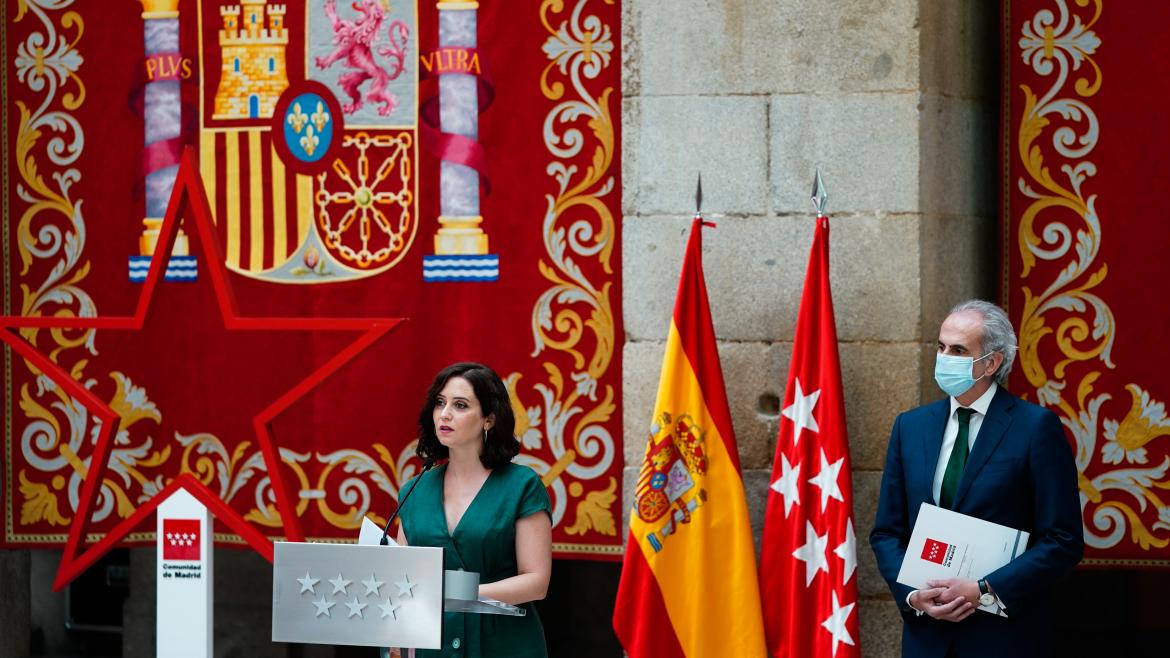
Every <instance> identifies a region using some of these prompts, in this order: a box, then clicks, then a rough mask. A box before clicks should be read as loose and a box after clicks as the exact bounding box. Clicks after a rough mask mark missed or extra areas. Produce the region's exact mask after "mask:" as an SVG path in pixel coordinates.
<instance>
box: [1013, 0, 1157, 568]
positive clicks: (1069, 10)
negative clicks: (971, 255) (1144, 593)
mask: <svg viewBox="0 0 1170 658" xmlns="http://www.w3.org/2000/svg"><path fill="white" fill-rule="evenodd" d="M1004 19H1005V20H1004V29H1005V40H1004V42H1005V53H1004V65H1005V68H1004V80H1005V85H1004V101H1005V112H1004V124H1003V136H1004V163H1003V169H1004V230H1005V234H1004V257H1005V272H1004V275H1005V276H1004V284H1005V290H1004V297H1005V299H1006V300H1007V302H1008V304H1009V306H1010V311H1011V316H1012V319H1013V322H1015V323H1016V327H1017V329H1018V330H1019V332H1020V354H1019V357H1020V358H1019V366H1018V368H1017V369H1016V371H1015V372H1014V373H1013V381H1012V387H1013V389H1014V390H1016V391H1020V392H1023V393H1024V394H1025V396H1026V397H1028V398H1029V399H1031V400H1033V401H1036V402H1039V403H1040V404H1043V405H1045V406H1047V407H1048V408H1050V409H1052V410H1053V411H1055V412H1056V413H1057V414H1059V415H1060V417H1061V419H1062V420H1063V422H1064V424H1065V427H1066V429H1067V432H1068V435H1069V439H1070V441H1071V443H1072V444H1073V445H1074V446H1075V448H1076V457H1077V466H1078V468H1079V469H1080V471H1081V479H1080V490H1081V501H1082V506H1083V508H1084V522H1085V538H1086V542H1087V545H1086V553H1085V555H1086V563H1088V564H1090V565H1092V564H1097V565H1116V566H1151V567H1153V566H1156V567H1166V566H1170V474H1168V471H1170V438H1167V437H1168V436H1170V420H1167V416H1166V409H1165V403H1166V401H1167V400H1170V378H1167V376H1166V370H1167V367H1168V366H1170V352H1167V350H1166V349H1165V347H1164V343H1165V339H1164V335H1165V328H1164V325H1165V324H1166V321H1167V319H1168V318H1170V301H1168V298H1167V296H1166V295H1165V294H1164V292H1163V291H1162V286H1163V285H1164V284H1165V282H1166V281H1167V280H1168V278H1170V262H1168V261H1167V259H1166V257H1165V253H1164V252H1165V243H1166V228H1165V222H1164V221H1163V219H1162V217H1161V213H1160V211H1158V207H1159V206H1158V202H1157V198H1158V197H1157V195H1158V194H1159V193H1158V191H1157V190H1159V189H1162V188H1161V186H1162V184H1163V181H1165V180H1166V179H1167V177H1168V176H1170V160H1167V158H1166V157H1164V154H1165V153H1166V150H1167V148H1168V147H1170V132H1168V131H1166V130H1165V129H1164V127H1163V126H1164V123H1165V116H1164V115H1165V106H1164V105H1162V102H1161V100H1160V99H1161V97H1162V96H1165V95H1166V89H1167V88H1170V84H1168V83H1170V61H1168V60H1167V59H1166V58H1165V57H1162V56H1160V55H1159V54H1158V52H1159V49H1158V48H1154V47H1152V46H1151V44H1158V43H1163V42H1164V40H1165V39H1164V38H1167V37H1170V6H1166V5H1164V4H1162V3H1144V2H1141V3H1136V2H1135V3H1121V2H1113V3H1104V2H1102V1H1101V0H1092V1H1088V2H1076V3H1074V2H1059V1H1057V0H1026V1H1021V0H1016V1H1014V2H1005V3H1004ZM1135 35H1140V36H1137V37H1135Z"/></svg>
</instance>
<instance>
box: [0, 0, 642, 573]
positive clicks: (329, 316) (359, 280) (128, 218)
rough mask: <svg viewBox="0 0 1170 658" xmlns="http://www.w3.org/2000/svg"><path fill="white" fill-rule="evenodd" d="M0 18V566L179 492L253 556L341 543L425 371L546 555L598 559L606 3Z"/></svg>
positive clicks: (186, 5) (614, 21)
mask: <svg viewBox="0 0 1170 658" xmlns="http://www.w3.org/2000/svg"><path fill="white" fill-rule="evenodd" d="M3 11H4V12H5V15H4V16H3V17H2V18H3V21H4V24H5V26H6V29H5V32H4V37H3V38H4V41H5V44H4V49H3V52H4V53H5V55H6V57H7V61H8V65H7V66H6V68H5V73H4V75H5V78H4V87H3V107H4V108H5V110H6V112H7V129H6V131H5V134H4V140H5V143H4V152H5V157H6V167H5V170H4V177H5V178H4V191H5V197H4V204H5V205H4V216H3V222H4V224H3V233H4V241H3V247H4V253H3V257H4V258H3V276H4V285H3V291H4V293H3V294H4V307H3V316H6V317H7V318H8V320H6V321H5V322H3V323H0V331H6V332H11V333H10V334H9V335H8V337H9V338H10V339H11V340H18V341H22V343H21V345H28V346H29V349H30V350H31V352H27V350H26V351H22V350H24V348H23V347H21V349H12V348H10V347H5V349H4V359H5V361H4V386H5V396H4V406H3V411H2V413H3V421H4V453H3V459H4V468H3V472H2V473H0V484H2V485H3V486H2V489H0V495H2V496H3V506H4V514H5V526H4V535H3V544H4V546H7V547H26V548H31V547H48V546H60V545H61V544H62V543H63V542H65V541H66V538H67V537H68V535H69V533H70V531H71V529H73V528H75V527H76V528H81V527H82V525H84V528H85V530H84V533H82V532H80V530H79V531H78V533H77V534H78V540H79V541H88V542H93V541H98V540H100V539H101V538H103V537H104V536H105V535H106V534H107V533H111V532H113V529H114V528H115V527H118V526H119V523H120V522H124V521H125V520H127V519H131V518H135V519H136V518H138V517H135V516H134V514H135V511H136V510H137V509H140V508H143V507H144V506H148V505H149V503H150V502H151V501H152V500H153V499H154V497H155V495H156V494H157V493H158V492H160V491H162V490H164V489H166V488H167V487H170V488H171V489H173V488H174V487H173V486H172V485H173V483H174V482H175V478H176V477H178V476H179V475H181V474H189V475H190V476H192V477H193V478H194V481H198V483H200V484H201V485H202V486H203V487H206V489H207V492H208V493H207V494H206V495H208V496H214V497H216V498H218V499H221V500H222V501H224V502H225V503H226V506H225V507H224V508H223V509H225V510H227V509H230V510H231V511H233V512H234V513H235V514H238V515H239V516H240V518H242V519H244V520H245V521H246V522H247V523H249V524H251V526H252V527H254V528H256V529H258V530H259V531H261V532H262V533H264V534H265V535H267V536H269V537H272V538H275V537H285V536H294V538H295V535H296V534H298V533H299V532H303V535H304V536H305V537H308V538H311V539H326V540H328V539H336V540H352V539H354V538H355V537H356V533H357V528H358V527H359V525H360V523H361V519H362V518H363V517H365V516H369V517H370V518H371V519H372V520H374V521H376V522H379V523H381V522H384V521H385V519H386V518H387V517H388V516H389V514H390V512H392V511H393V509H394V505H395V501H396V499H397V496H398V487H399V485H400V484H401V483H403V482H405V481H406V480H407V479H409V478H410V477H412V476H413V475H415V474H417V473H418V469H419V467H420V464H419V463H418V460H417V459H415V458H414V457H413V449H414V444H413V440H414V436H415V431H416V430H415V427H416V424H417V421H418V414H419V408H420V405H421V404H422V403H423V395H424V393H425V389H426V387H427V386H428V385H429V383H430V378H431V377H432V376H433V374H434V373H435V372H437V371H438V370H439V369H440V368H442V367H443V366H445V365H447V364H449V363H451V362H453V361H457V360H479V361H484V362H486V363H488V364H489V365H491V366H492V367H493V368H495V369H496V370H497V372H499V373H500V375H501V376H502V377H504V378H505V380H506V383H507V385H508V387H509V390H510V392H511V393H512V396H513V400H512V401H513V408H514V411H515V412H516V419H517V428H516V431H517V435H518V437H519V438H520V440H521V443H522V451H521V455H520V456H519V457H517V461H518V462H520V463H524V464H527V465H529V466H531V467H532V468H534V469H535V470H536V471H537V472H538V473H539V474H540V475H541V477H542V479H543V480H544V482H545V484H546V485H547V486H548V489H549V493H550V495H551V497H552V501H553V521H554V529H553V541H554V551H555V552H556V554H557V555H559V556H579V557H594V558H608V557H613V558H617V557H618V556H620V551H621V537H620V535H619V534H618V532H617V529H618V528H617V526H618V520H619V519H620V518H621V509H620V507H619V506H620V504H621V502H620V501H621V495H620V481H621V462H622V460H621V455H622V446H621V411H620V400H621V359H620V356H621V351H620V349H619V345H618V342H617V341H618V340H619V338H620V337H621V336H622V327H621V307H620V301H621V281H620V263H621V253H620V248H619V245H620V233H619V230H618V229H619V223H618V222H617V221H616V218H617V217H618V216H619V212H620V198H621V191H620V178H621V177H620V173H621V172H620V168H619V163H618V160H617V158H616V157H615V156H616V154H617V153H619V152H620V142H619V133H618V126H620V115H619V108H620V95H619V88H620V84H619V80H620V77H619V76H620V69H619V62H620V53H619V51H618V43H617V35H618V34H620V29H619V20H620V6H619V5H618V4H617V3H616V2H610V1H606V0H575V1H574V0H570V1H568V2H556V1H553V0H545V1H544V2H526V3H503V2H488V1H484V2H480V3H475V2H445V1H444V2H438V3H431V2H420V3H413V2H398V1H397V0H395V1H394V2H390V1H388V0H357V1H356V2H354V1H351V0H347V1H345V2H340V3H337V2H334V1H333V0H281V1H280V2H275V1H264V0H142V1H141V2H137V1H131V0H124V1H116V2H102V3H91V2H71V1H70V0H52V1H50V0H6V1H5V3H4V5H3ZM188 147H189V148H190V151H188V152H189V153H190V154H191V155H190V156H189V157H190V158H192V159H191V162H192V163H193V164H192V166H191V167H190V170H191V171H190V172H189V173H185V170H182V169H181V167H180V161H181V159H182V158H183V153H184V149H185V148H188ZM196 174H197V177H196ZM176 177H177V178H178V183H176ZM196 179H197V181H198V183H201V185H202V187H203V189H205V190H206V199H207V204H206V210H207V214H208V216H209V219H210V222H209V223H208V231H207V233H206V236H201V235H200V232H199V231H198V230H197V228H198V227H197V224H198V221H197V220H198V217H196V215H197V214H198V212H196V211H197V210H198V208H197V206H198V205H199V204H198V203H196V202H195V201H194V200H193V198H194V197H192V196H191V194H193V191H194V187H193V186H191V185H188V184H187V183H185V182H184V181H194V180H196ZM187 187H190V188H191V189H187V197H184V198H183V199H181V202H182V203H181V206H180V207H179V208H178V210H177V211H176V213H177V215H176V216H177V218H181V219H182V221H183V224H182V226H181V229H182V231H181V232H180V233H179V234H178V235H177V236H176V237H175V239H174V241H173V242H174V249H173V251H172V252H171V257H170V259H169V261H168V262H167V264H166V265H167V266H166V268H165V271H162V270H161V269H160V273H159V275H158V276H159V278H160V279H161V280H159V281H158V282H157V285H153V284H151V283H149V282H146V279H147V273H148V271H149V268H150V265H151V262H152V259H151V257H150V255H151V254H152V253H153V252H154V250H155V248H156V246H158V244H159V240H160V239H163V238H165V237H166V235H165V234H163V235H161V236H160V230H163V229H165V228H166V227H165V226H164V222H163V218H164V216H165V215H166V213H167V204H168V202H169V201H170V199H171V195H172V192H174V191H175V190H177V189H178V190H180V195H182V190H183V189H186V188H187ZM212 222H213V223H212ZM204 237H206V239H207V240H211V241H213V242H214V244H212V245H209V244H206V243H205V239H204ZM161 244H162V246H160V247H159V250H160V251H161V250H162V247H164V246H165V242H163V243H161ZM209 258H210V259H212V260H214V261H215V262H209ZM160 268H161V266H160ZM221 280H222V282H221ZM147 288H153V289H152V290H151V291H150V292H149V294H147V293H146V292H144V291H146V289H147ZM30 318H31V320H30ZM135 318H137V323H136V324H135V322H133V321H132V320H134V319H135ZM392 318H404V319H405V321H403V322H401V323H400V324H397V325H395V324H394V322H393V321H385V322H384V321H383V320H379V319H392ZM38 322H39V323H40V326H39V327H35V326H30V325H31V324H36V323H38ZM371 323H373V325H371ZM370 326H378V327H381V329H377V330H371V329H369V327H370ZM4 327H7V328H4ZM6 342H11V341H6ZM26 352H27V353H26ZM38 354H39V355H41V356H42V357H44V358H47V359H48V362H46V364H45V367H43V368H42V367H38V366H37V365H36V364H37V363H38V361H37V359H38V358H40V357H38V356H37V355H38ZM58 368H59V369H60V371H61V372H62V373H64V374H66V375H67V376H68V377H71V378H72V381H73V382H76V384H77V385H78V386H79V387H78V388H76V390H74V392H73V393H71V392H70V391H71V390H73V389H72V388H71V386H72V385H63V383H61V381H60V380H59V379H58V380H55V379H54V373H53V371H55V370H56V369H58ZM79 396H80V397H79ZM90 396H92V400H89V397H90ZM100 408H108V409H110V410H112V412H113V414H114V416H111V417H110V418H111V419H110V421H109V423H108V424H107V423H105V422H103V420H102V418H104V416H103V415H102V414H101V413H97V411H96V410H98V409H100ZM273 410H275V411H273ZM266 412H272V413H275V416H274V417H273V418H271V419H268V418H267V417H266V416H265V413H266ZM103 413H104V412H103ZM258 419H259V420H258ZM103 425H107V426H106V427H103ZM104 434H108V435H109V440H108V441H106V442H104V443H105V444H107V447H102V444H103V441H102V440H101V437H102V435H104ZM265 434H269V435H270V438H271V442H270V443H271V446H272V447H271V450H272V458H273V459H271V460H266V455H265V445H264V444H265V443H266V437H265V436H264V435H265ZM95 458H96V459H99V460H100V461H102V462H104V466H102V465H99V464H95V463H93V460H94V459H95ZM274 463H278V464H279V466H275V467H274V466H273V464H274ZM91 473H93V474H95V477H97V478H100V482H98V481H96V480H94V481H92V482H87V478H88V476H89V475H90V474H91ZM91 479H92V478H91ZM185 481H189V482H194V481H192V480H185ZM196 486H198V485H195V484H191V485H189V486H188V488H191V487H196ZM90 490H92V496H88V495H87V492H89V491H90ZM282 492H284V493H285V494H287V496H286V497H287V500H288V501H289V502H290V505H289V507H290V511H288V512H284V511H283V510H282V507H283V505H282V497H284V496H283V495H282ZM83 503H84V504H83ZM155 504H157V501H155ZM282 513H287V514H295V517H296V523H295V524H292V525H291V526H290V524H289V523H288V521H289V519H288V518H284V519H282ZM78 524H82V525H78ZM294 526H295V527H296V531H295V532H294V531H290V529H289V528H290V527H294ZM238 528H239V524H238V523H235V522H234V521H233V522H232V523H224V522H222V521H217V534H216V539H217V541H219V542H221V543H229V544H243V543H244V541H245V539H249V540H250V539H251V538H250V537H241V533H240V532H239V531H238ZM151 531H152V526H151V525H150V524H149V523H144V524H139V525H138V526H137V528H136V529H135V531H134V532H130V533H129V534H126V535H125V537H124V541H126V542H129V543H141V542H145V541H149V540H151V539H152V537H153V532H151ZM119 532H120V531H119ZM114 534H117V533H114ZM245 534H247V533H245ZM82 535H84V537H83V536H82ZM113 538H115V537H111V539H113Z"/></svg>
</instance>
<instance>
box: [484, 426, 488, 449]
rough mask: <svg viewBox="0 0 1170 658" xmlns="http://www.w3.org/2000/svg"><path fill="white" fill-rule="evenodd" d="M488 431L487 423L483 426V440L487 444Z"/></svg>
mask: <svg viewBox="0 0 1170 658" xmlns="http://www.w3.org/2000/svg"><path fill="white" fill-rule="evenodd" d="M487 433H488V428H487V425H484V426H483V442H484V444H485V445H486V444H487Z"/></svg>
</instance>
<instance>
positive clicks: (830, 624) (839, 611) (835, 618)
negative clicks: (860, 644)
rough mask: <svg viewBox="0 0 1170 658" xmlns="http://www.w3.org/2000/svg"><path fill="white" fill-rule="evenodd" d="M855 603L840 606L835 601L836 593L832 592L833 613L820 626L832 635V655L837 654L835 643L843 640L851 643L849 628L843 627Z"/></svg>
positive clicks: (851, 637)
mask: <svg viewBox="0 0 1170 658" xmlns="http://www.w3.org/2000/svg"><path fill="white" fill-rule="evenodd" d="M856 605H857V604H856V603H850V604H849V605H846V606H842V605H841V603H840V602H838V601H837V593H836V592H833V614H831V615H829V618H828V619H826V620H824V621H822V622H821V626H822V627H824V629H825V630H827V631H829V633H830V634H831V635H832V636H833V655H834V656H836V655H837V645H838V644H840V643H841V642H844V643H845V644H848V645H851V646H852V645H853V636H852V635H850V634H849V629H847V628H845V622H847V621H849V615H851V614H853V607H854V606H856Z"/></svg>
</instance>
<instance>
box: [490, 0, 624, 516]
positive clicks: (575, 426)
mask: <svg viewBox="0 0 1170 658" xmlns="http://www.w3.org/2000/svg"><path fill="white" fill-rule="evenodd" d="M571 4H572V6H571V8H570V7H567V6H566V3H565V2H563V1H562V0H545V1H544V2H542V3H541V6H540V17H541V22H542V23H543V25H544V27H545V29H546V30H547V32H548V34H549V36H548V38H547V39H546V40H545V42H544V45H543V46H542V50H543V51H544V53H545V55H546V56H547V57H548V59H549V63H548V65H547V66H546V67H545V69H544V71H543V72H542V74H541V78H540V88H541V91H542V93H543V94H544V97H545V98H546V99H548V100H550V101H553V102H554V103H555V105H554V106H553V107H552V109H551V110H550V111H549V112H548V114H547V115H546V116H545V121H544V130H543V134H544V143H545V147H546V148H547V149H548V151H549V153H550V154H551V155H552V156H553V159H552V160H551V161H550V162H549V164H548V166H547V167H546V168H545V170H546V172H547V173H548V174H549V175H550V176H551V177H552V178H553V180H554V181H555V184H556V190H557V191H556V193H555V194H548V195H546V196H545V200H546V210H545V216H544V224H543V236H544V246H545V252H546V254H545V255H546V257H545V258H542V259H541V260H540V263H539V265H538V267H539V270H540V273H541V275H542V276H543V277H544V278H545V279H547V280H548V281H549V283H550V284H551V285H550V287H549V288H547V289H546V290H545V291H544V292H543V293H542V294H541V295H540V296H539V298H538V299H537V301H536V304H535V305H534V307H533V312H532V334H533V350H532V356H533V357H539V356H541V354H542V353H545V352H546V350H547V351H548V352H549V356H548V358H547V359H546V360H545V361H544V362H543V363H542V365H543V368H544V371H545V374H546V379H545V381H539V382H535V383H533V384H532V386H531V388H530V389H527V391H523V392H522V391H521V389H520V388H519V379H520V377H519V375H518V374H513V375H512V376H510V377H508V382H507V383H508V386H509V391H510V392H511V393H512V396H513V404H514V406H516V407H517V408H518V410H523V413H520V412H518V413H517V414H516V416H517V423H518V426H517V435H518V436H519V437H520V439H521V442H522V443H523V445H524V447H525V448H526V449H528V450H535V449H538V448H541V447H542V446H544V445H545V443H547V449H548V451H549V452H550V453H551V456H552V461H551V463H550V462H546V461H544V460H543V459H540V458H538V457H536V456H534V455H533V454H531V453H527V452H526V453H525V454H523V455H521V456H520V457H519V458H518V459H517V461H520V462H523V463H527V464H529V465H530V466H532V467H533V468H535V469H536V471H537V472H538V473H540V474H541V476H542V479H543V481H544V483H545V485H546V486H548V487H549V489H550V490H551V492H552V497H553V522H554V523H555V524H559V523H561V522H562V519H563V518H564V514H565V512H566V508H567V505H568V503H567V500H568V497H569V496H570V495H571V496H572V497H573V498H577V499H579V498H580V496H581V495H582V493H584V489H583V486H584V485H583V484H582V483H589V482H591V481H594V480H596V479H599V478H601V477H602V476H603V475H604V474H605V472H606V471H607V470H608V469H609V468H610V467H611V466H612V464H613V461H614V459H615V456H616V455H615V452H616V450H615V446H614V440H613V437H612V436H611V435H610V432H609V430H608V429H607V428H606V427H605V425H604V423H606V422H607V421H609V420H610V418H611V417H612V416H613V413H614V412H615V411H616V408H617V407H616V405H615V404H614V396H615V392H614V390H613V386H611V385H605V386H601V385H600V383H599V382H600V380H601V379H602V377H603V375H605V374H606V373H607V372H608V370H609V367H610V364H611V362H612V360H613V354H614V349H615V336H614V331H615V321H614V311H613V306H612V301H611V298H610V294H611V289H612V282H611V281H610V280H608V278H606V277H609V276H610V275H612V274H613V271H614V269H613V263H612V262H611V261H612V254H613V249H614V246H615V240H616V225H615V222H614V218H613V214H612V213H611V211H610V210H609V207H608V206H607V205H606V203H605V201H604V198H605V197H606V195H609V194H611V193H613V191H614V190H615V189H616V183H615V180H614V176H613V173H612V172H611V168H612V165H613V158H614V155H615V154H614V143H615V127H614V123H613V117H612V115H611V111H610V107H609V106H610V98H611V96H612V93H613V88H612V87H606V88H604V89H600V90H599V91H594V89H593V88H594V87H596V86H597V85H596V84H591V83H590V82H591V81H592V80H594V79H596V78H597V77H598V76H599V75H600V74H601V72H602V71H604V70H605V69H606V68H607V67H609V66H610V65H611V62H612V54H613V52H614V41H613V37H612V35H611V33H610V29H609V26H608V25H606V24H605V22H604V21H602V20H600V19H599V18H598V16H596V15H591V14H589V13H588V11H587V8H588V5H589V0H579V1H578V2H575V3H571ZM566 14H567V15H566ZM558 20H559V22H558ZM553 76H557V79H552V78H553ZM586 131H587V132H586ZM586 149H590V150H588V151H587V150H586ZM583 153H584V154H587V162H588V165H586V166H585V167H584V169H583V170H582V169H581V168H580V167H579V166H578V165H577V164H575V162H574V161H575V160H576V159H578V158H579V156H581V155H582V154H583ZM585 263H589V264H591V267H590V268H585V267H583V265H584V264H585ZM596 269H600V272H601V273H602V275H603V276H602V278H601V279H600V280H593V279H591V278H590V276H596V275H591V274H590V273H589V270H596ZM556 354H560V355H564V356H566V357H568V358H569V360H570V363H569V364H565V365H568V366H569V367H568V369H567V370H566V368H565V365H562V364H561V362H560V361H559V360H556V359H554V357H555V355H556ZM599 388H600V389H601V390H599ZM532 392H535V394H536V396H537V398H538V399H539V403H538V404H524V403H522V402H521V400H523V399H530V398H531V395H532ZM565 473H567V474H568V475H570V476H571V477H572V478H574V481H573V482H572V483H571V484H570V485H569V487H566V485H565V483H564V481H563V480H562V478H561V475H562V474H565ZM609 484H610V486H609V488H608V489H606V488H599V489H597V490H595V491H590V492H588V493H585V497H584V498H583V499H580V502H579V503H578V504H577V506H576V509H575V510H574V513H575V515H576V518H575V519H573V520H571V522H570V521H569V520H566V523H568V525H567V526H566V532H568V533H569V534H585V533H588V532H597V533H600V534H603V535H610V536H612V535H613V534H615V533H616V524H615V520H614V514H613V509H614V503H615V500H616V494H614V493H613V492H614V489H615V488H616V480H614V479H613V478H612V477H611V478H610V483H609Z"/></svg>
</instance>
